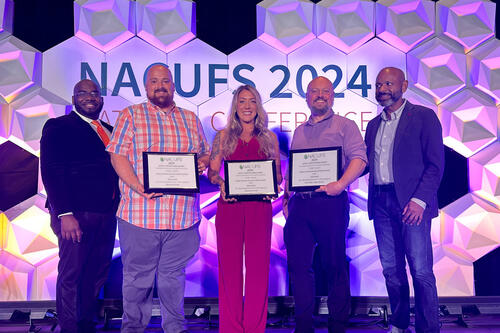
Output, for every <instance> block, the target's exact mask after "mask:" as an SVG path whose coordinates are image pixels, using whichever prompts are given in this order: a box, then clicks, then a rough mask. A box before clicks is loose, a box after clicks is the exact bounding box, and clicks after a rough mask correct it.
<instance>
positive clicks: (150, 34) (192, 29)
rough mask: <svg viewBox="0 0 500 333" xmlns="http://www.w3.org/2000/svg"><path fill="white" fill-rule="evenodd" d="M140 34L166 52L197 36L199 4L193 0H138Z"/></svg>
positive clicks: (138, 28)
mask: <svg viewBox="0 0 500 333" xmlns="http://www.w3.org/2000/svg"><path fill="white" fill-rule="evenodd" d="M136 6H137V8H136V10H137V13H136V17H137V36H139V37H141V38H142V39H144V40H145V41H146V42H148V43H149V44H151V45H153V46H155V47H157V48H159V49H160V50H162V51H164V52H170V51H172V50H174V49H176V48H178V47H179V46H181V45H183V44H185V43H187V42H189V41H190V40H191V39H193V38H195V37H196V4H195V3H194V2H193V1H191V0H167V1H166V0H137V4H136Z"/></svg>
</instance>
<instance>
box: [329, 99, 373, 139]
mask: <svg viewBox="0 0 500 333" xmlns="http://www.w3.org/2000/svg"><path fill="white" fill-rule="evenodd" d="M342 93H343V94H344V96H343V97H338V98H336V99H335V100H334V101H333V112H335V113H336V114H338V115H340V116H342V117H346V118H348V119H351V120H353V121H354V122H355V123H356V125H358V128H359V130H360V131H361V135H363V137H364V136H365V131H366V126H367V124H368V122H369V121H370V120H372V119H373V118H374V117H375V116H376V115H377V114H378V113H379V110H380V109H379V108H378V107H377V105H376V104H374V103H372V102H371V101H369V100H368V99H367V98H362V97H361V96H359V95H358V94H356V93H354V92H353V91H350V90H346V91H343V92H342Z"/></svg>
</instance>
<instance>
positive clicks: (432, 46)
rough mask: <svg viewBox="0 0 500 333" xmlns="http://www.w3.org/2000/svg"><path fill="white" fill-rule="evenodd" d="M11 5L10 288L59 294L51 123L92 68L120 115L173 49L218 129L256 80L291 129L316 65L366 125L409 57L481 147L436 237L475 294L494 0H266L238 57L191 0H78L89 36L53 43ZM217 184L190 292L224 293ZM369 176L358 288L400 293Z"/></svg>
mask: <svg viewBox="0 0 500 333" xmlns="http://www.w3.org/2000/svg"><path fill="white" fill-rule="evenodd" d="M12 8H13V2H12V0H1V1H0V73H2V76H1V77H0V106H1V117H0V185H1V186H0V206H1V207H0V210H1V211H0V300H39V299H54V297H55V280H56V276H57V262H58V257H57V239H56V237H55V236H54V235H53V234H52V232H51V230H50V227H49V216H48V214H47V211H46V209H45V208H44V203H45V192H44V189H43V185H42V183H41V181H40V177H38V178H37V174H38V164H37V160H38V156H39V139H40V135H41V129H42V126H43V124H44V122H45V121H46V120H47V119H48V118H51V117H57V116H60V115H63V114H65V113H68V112H69V111H70V110H71V106H70V104H71V103H70V101H71V95H72V88H73V86H74V84H75V83H76V82H77V81H78V80H80V79H81V78H82V77H90V78H92V79H94V80H96V81H97V82H99V83H100V84H101V86H102V87H103V95H104V96H105V97H104V99H105V106H104V109H105V111H104V112H103V114H102V118H103V119H104V120H105V121H109V122H110V123H112V124H113V123H114V122H115V120H116V117H117V114H118V112H119V111H120V110H121V109H123V108H124V107H125V106H128V105H130V104H132V103H138V102H141V101H144V100H145V97H144V96H145V95H144V88H143V86H142V80H143V73H144V69H145V68H146V67H147V66H148V65H149V64H151V63H153V62H158V61H162V62H166V63H168V64H169V66H170V67H171V69H172V71H173V73H174V77H175V82H176V90H177V96H176V99H175V100H176V102H177V104H178V105H179V106H181V107H184V108H187V109H189V110H192V111H194V112H197V114H198V115H199V117H200V119H201V120H202V122H203V125H204V128H205V132H206V135H207V137H208V139H209V140H210V141H211V140H212V139H213V137H214V135H215V133H216V130H218V129H220V128H222V127H223V126H224V124H225V115H226V113H227V110H228V108H229V104H230V100H231V97H232V91H233V90H234V89H235V88H236V87H237V86H238V85H240V84H242V83H252V84H255V85H256V87H257V89H258V90H259V91H260V93H261V94H262V97H263V100H264V102H265V105H264V106H265V108H266V110H267V112H268V113H269V117H270V122H271V127H273V129H274V130H275V131H277V132H280V133H281V134H283V137H284V138H290V137H291V135H292V133H293V130H294V129H295V128H296V127H297V126H298V125H299V124H300V123H302V122H304V121H305V120H306V119H307V117H308V116H309V111H308V109H307V106H306V103H305V101H304V99H303V96H304V90H305V87H306V85H307V83H308V82H309V81H310V80H311V78H312V77H313V76H316V75H324V76H327V77H329V78H330V79H331V80H332V81H333V82H334V83H335V86H336V96H335V105H334V110H335V112H337V113H339V114H341V115H343V116H346V117H348V118H351V119H353V120H354V121H355V122H356V123H357V124H358V126H359V127H360V129H361V130H362V132H363V133H364V130H365V128H366V124H367V122H368V121H369V120H370V119H372V118H373V117H374V116H375V115H376V114H377V113H378V112H379V111H380V110H379V109H378V108H377V105H376V101H375V97H374V89H373V88H374V81H375V76H376V74H377V73H378V71H379V70H380V69H381V68H382V67H384V66H389V65H390V66H396V67H400V68H402V69H403V70H405V71H406V73H407V76H408V80H409V83H410V90H409V91H408V93H407V97H408V98H409V100H411V101H413V102H416V103H419V104H424V105H426V106H429V107H431V108H433V109H434V110H435V111H436V113H437V114H438V116H439V118H440V119H441V123H442V125H443V136H444V141H445V144H446V145H447V146H448V147H450V148H452V149H453V150H455V151H456V152H458V153H459V154H461V155H462V156H464V158H468V163H469V185H470V190H471V193H469V194H467V195H465V196H463V197H461V198H459V199H458V200H456V201H455V202H453V203H451V204H449V205H448V206H446V207H444V208H443V209H442V210H441V212H440V215H439V217H438V218H436V219H434V220H433V226H432V240H433V246H434V258H435V266H434V269H435V272H436V275H437V280H438V291H439V294H440V295H441V296H466V295H473V294H474V279H473V266H472V263H473V262H474V261H475V260H477V259H479V258H481V257H482V256H484V255H486V254H487V253H489V252H490V251H492V250H493V249H495V248H496V247H498V246H499V245H500V156H499V153H500V143H499V142H498V134H499V103H500V41H499V40H497V39H495V37H494V31H495V27H494V22H495V17H494V16H495V4H494V3H492V2H490V1H482V0H440V1H438V2H433V1H429V0H381V1H378V2H377V3H375V2H372V1H368V0H323V1H321V2H319V3H318V4H314V3H312V2H310V1H307V0H302V1H290V0H265V1H262V2H261V3H259V4H258V5H257V9H256V10H257V36H258V38H257V39H256V40H254V41H252V42H250V43H248V44H247V45H245V46H243V47H241V48H240V49H238V50H236V51H235V52H233V53H231V54H229V55H227V56H226V55H225V54H223V53H222V52H220V51H218V50H216V49H214V48H213V47H211V46H210V45H208V44H206V43H205V42H203V41H201V40H199V39H196V26H195V22H196V21H195V14H196V11H195V6H194V3H192V2H191V1H186V0H177V1H167V0H137V1H129V0H90V1H85V0H78V1H75V3H74V19H75V21H74V26H75V34H74V37H72V38H70V39H68V40H66V41H64V42H62V43H61V44H59V45H57V46H55V47H53V48H52V49H49V50H48V51H46V52H44V53H43V54H42V53H40V52H38V51H37V50H35V49H33V48H32V47H30V46H29V45H27V44H25V43H23V42H22V41H20V40H19V39H17V38H16V37H13V36H11V32H12ZM283 159H284V161H283V162H284V163H283V164H284V168H285V167H286V158H285V157H283ZM202 184H203V186H202V192H203V193H202V202H203V203H202V211H203V215H204V218H203V221H202V224H201V229H200V230H201V233H202V243H201V249H200V251H199V253H198V254H197V256H196V258H195V260H194V261H193V262H192V263H191V264H190V265H189V267H188V269H187V289H186V290H187V296H216V295H217V255H216V242H215V228H214V216H215V212H216V202H217V200H218V192H216V191H215V189H214V188H213V187H210V186H208V185H207V182H206V181H203V180H202ZM366 189H367V180H366V177H364V178H361V179H359V180H358V181H356V183H355V184H354V185H353V186H351V189H350V191H351V222H350V226H349V232H348V240H347V244H348V247H347V254H348V256H349V259H350V262H351V288H352V293H353V294H354V295H385V285H384V280H383V276H382V273H381V266H380V263H379V260H378V252H377V247H376V243H375V235H374V231H373V226H372V223H371V222H370V221H368V217H367V213H366V199H367V195H366ZM273 211H274V225H273V238H272V254H271V278H270V294H271V295H285V294H286V293H287V290H288V285H287V284H288V278H287V274H286V251H285V248H284V244H283V236H282V229H283V225H284V223H285V220H284V218H283V215H282V212H281V199H278V200H276V201H275V202H274V203H273ZM114 254H115V257H116V256H119V254H120V251H119V241H118V240H117V241H116V244H115V253H114Z"/></svg>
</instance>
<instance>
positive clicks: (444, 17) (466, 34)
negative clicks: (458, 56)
mask: <svg viewBox="0 0 500 333" xmlns="http://www.w3.org/2000/svg"><path fill="white" fill-rule="evenodd" d="M436 11H437V15H438V19H437V26H436V32H437V34H439V35H445V36H447V37H449V38H452V39H454V40H456V41H457V42H459V43H460V44H462V45H463V47H464V49H465V52H469V51H470V50H472V49H473V48H475V47H476V46H478V45H479V44H480V43H482V42H484V41H485V40H487V39H488V38H491V37H493V36H494V35H495V3H494V2H492V1H488V0H440V1H438V2H437V8H436Z"/></svg>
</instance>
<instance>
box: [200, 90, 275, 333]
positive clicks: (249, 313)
mask: <svg viewBox="0 0 500 333" xmlns="http://www.w3.org/2000/svg"><path fill="white" fill-rule="evenodd" d="M267 122H268V120H267V114H266V111H265V110H264V108H263V107H262V101H261V98H260V95H259V93H258V92H257V90H256V89H255V88H253V87H252V86H248V85H244V86H240V87H239V88H238V89H237V90H236V91H235V93H234V95H233V100H232V103H231V110H230V114H229V116H228V121H227V125H226V127H225V128H224V129H223V130H221V131H219V132H218V133H217V135H216V136H215V138H214V142H213V145H212V153H211V156H210V167H209V171H208V176H209V179H210V181H211V182H212V183H214V184H218V185H219V186H220V189H221V193H220V200H219V202H218V205H217V215H216V217H215V226H216V232H217V251H218V259H219V332H221V333H238V332H242V333H243V332H244V333H250V332H252V333H253V332H256V333H257V332H262V333H263V332H264V331H265V328H266V320H267V292H268V284H269V282H268V279H269V256H270V250H271V229H272V218H273V216H272V206H271V201H270V198H266V200H261V201H240V202H239V201H236V200H235V199H227V198H226V197H225V188H224V179H222V177H221V176H220V169H221V165H222V161H223V160H228V161H229V160H264V159H274V160H275V161H276V176H277V182H278V184H279V183H281V167H280V157H279V156H280V155H279V146H278V140H277V137H276V135H275V134H274V133H273V132H271V131H270V130H269V129H267ZM243 259H244V261H245V262H244V263H243ZM243 265H245V278H243ZM243 281H245V282H243ZM243 284H244V285H245V290H244V292H243Z"/></svg>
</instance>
